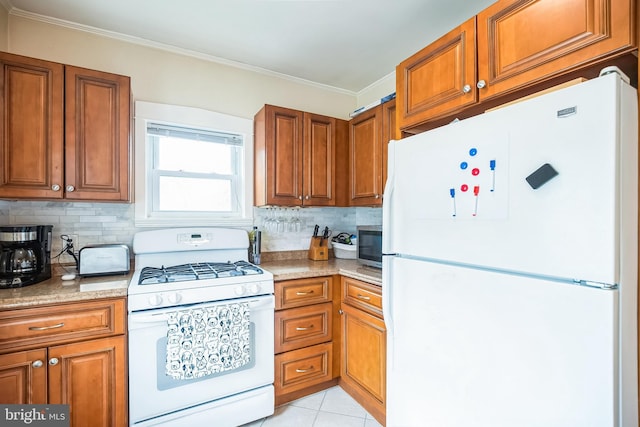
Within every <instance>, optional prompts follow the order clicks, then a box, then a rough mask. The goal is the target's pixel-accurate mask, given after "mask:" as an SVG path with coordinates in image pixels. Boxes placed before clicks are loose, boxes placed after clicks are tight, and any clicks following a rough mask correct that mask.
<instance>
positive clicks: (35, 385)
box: [0, 298, 128, 427]
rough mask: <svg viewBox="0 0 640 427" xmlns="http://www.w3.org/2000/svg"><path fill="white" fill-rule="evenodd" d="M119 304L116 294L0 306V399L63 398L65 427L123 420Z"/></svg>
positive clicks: (99, 426) (116, 425) (108, 426)
mask: <svg viewBox="0 0 640 427" xmlns="http://www.w3.org/2000/svg"><path fill="white" fill-rule="evenodd" d="M125 307H126V302H125V299H124V298H114V299H104V300H94V301H91V302H81V303H72V304H60V305H51V306H42V307H35V308H25V309H18V310H4V311H0V403H7V404H47V403H49V404H68V405H69V409H70V411H69V412H70V418H71V420H70V421H71V422H70V425H71V427H85V426H92V427H94V426H96V427H121V426H126V425H127V423H128V422H127V419H128V407H127V368H126V366H127V359H126V354H127V347H126V346H127V344H126V343H127V340H126V335H125V325H126V322H125V320H126V318H125V317H126V310H125ZM29 334H33V336H32V337H30V336H29ZM36 343H39V345H37V344H36ZM43 345H46V346H47V347H43Z"/></svg>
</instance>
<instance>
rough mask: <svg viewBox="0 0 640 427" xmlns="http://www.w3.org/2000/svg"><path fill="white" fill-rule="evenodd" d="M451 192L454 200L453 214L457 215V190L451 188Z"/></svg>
mask: <svg viewBox="0 0 640 427" xmlns="http://www.w3.org/2000/svg"><path fill="white" fill-rule="evenodd" d="M449 194H450V195H451V199H452V200H453V216H456V190H455V189H453V188H450V189H449Z"/></svg>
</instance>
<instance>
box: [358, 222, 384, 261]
mask: <svg viewBox="0 0 640 427" xmlns="http://www.w3.org/2000/svg"><path fill="white" fill-rule="evenodd" d="M357 232H358V244H357V246H356V257H357V258H358V261H359V262H360V263H361V264H364V265H368V266H371V267H377V268H382V226H381V225H359V226H358V227H357Z"/></svg>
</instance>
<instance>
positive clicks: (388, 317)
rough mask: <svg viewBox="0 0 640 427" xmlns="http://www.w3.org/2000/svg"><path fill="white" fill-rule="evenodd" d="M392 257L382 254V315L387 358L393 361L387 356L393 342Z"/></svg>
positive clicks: (391, 349) (391, 350) (390, 351)
mask: <svg viewBox="0 0 640 427" xmlns="http://www.w3.org/2000/svg"><path fill="white" fill-rule="evenodd" d="M392 259H393V256H389V255H383V256H382V317H383V319H384V323H385V326H386V328H387V360H391V361H393V360H394V359H393V357H389V353H392V352H393V343H394V340H393V338H394V336H395V335H394V333H393V331H394V329H393V313H392V311H391V310H392V307H393V301H392V299H391V294H392V292H391V287H392V286H393V284H392V283H391V277H392V270H393V267H392V265H393V264H392V262H391V261H392Z"/></svg>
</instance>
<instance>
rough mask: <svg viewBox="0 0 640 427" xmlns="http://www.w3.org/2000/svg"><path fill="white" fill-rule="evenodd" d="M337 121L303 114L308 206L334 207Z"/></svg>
mask: <svg viewBox="0 0 640 427" xmlns="http://www.w3.org/2000/svg"><path fill="white" fill-rule="evenodd" d="M335 136H336V119H334V118H333V117H326V116H321V115H318V114H312V113H304V139H303V141H304V144H303V148H302V152H303V156H304V161H303V167H302V170H303V171H304V176H303V188H304V190H303V200H302V204H303V205H305V206H335V204H336V200H335V197H334V195H335V192H336V181H335V175H336V164H335V146H336V141H335Z"/></svg>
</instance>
